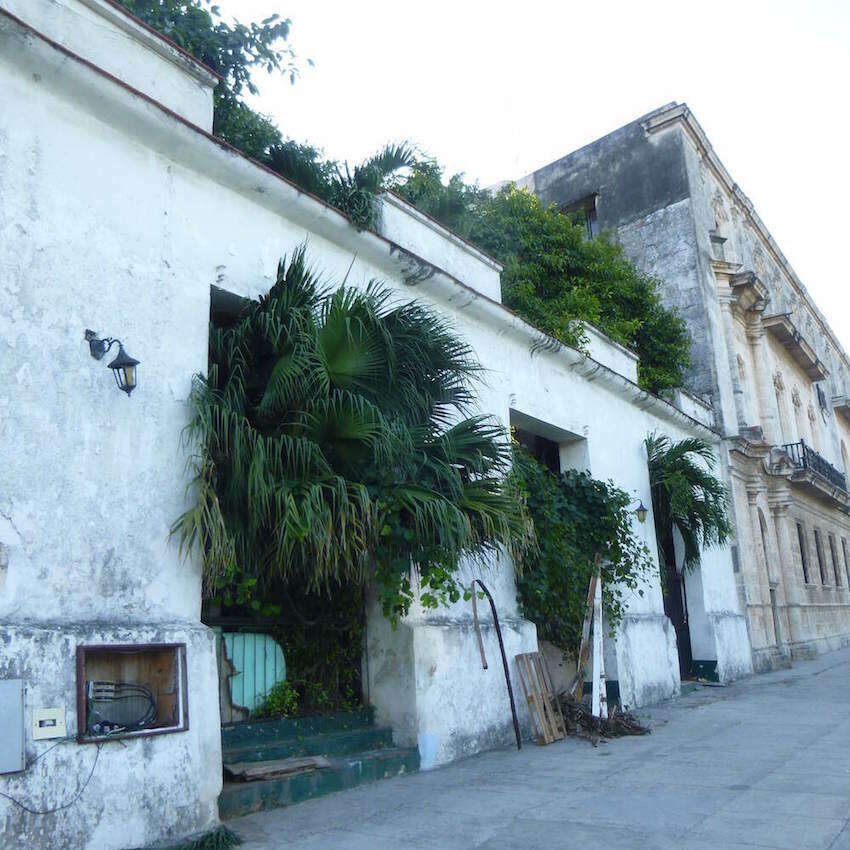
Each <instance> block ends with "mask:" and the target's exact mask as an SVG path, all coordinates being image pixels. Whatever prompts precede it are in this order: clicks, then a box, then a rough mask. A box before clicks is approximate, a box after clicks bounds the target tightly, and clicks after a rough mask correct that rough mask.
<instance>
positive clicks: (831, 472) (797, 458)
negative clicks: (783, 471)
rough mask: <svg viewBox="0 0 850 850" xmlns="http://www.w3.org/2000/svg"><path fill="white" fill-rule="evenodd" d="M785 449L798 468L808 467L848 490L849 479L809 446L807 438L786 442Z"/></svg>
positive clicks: (831, 482)
mask: <svg viewBox="0 0 850 850" xmlns="http://www.w3.org/2000/svg"><path fill="white" fill-rule="evenodd" d="M782 448H783V450H784V451H785V453H786V454H787V455H788V457H790V458H791V461H792V463H793V464H794V466H796V467H797V468H798V469H808V470H809V471H810V472H814V473H816V474H818V475H820V476H821V478H825V479H826V480H827V481H829V483H830V484H834V485H835V486H836V487H840V488H841V489H842V490H844V491H846V490H847V479H846V478H845V477H844V475H843V473H841V472H839V471H838V470H837V469H836V468H835V467H834V466H833V465H832V464H831V463H830V462H829V461H828V460H827V459H826V458H825V457H823V456H822V455H819V454H818V453H817V452H816V451H815V450H814V449H813V448H812V447H811V446H807V445H806V442H805V440H800V442H799V443H786V444H785V445H784V446H783V447H782Z"/></svg>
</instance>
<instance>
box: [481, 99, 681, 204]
mask: <svg viewBox="0 0 850 850" xmlns="http://www.w3.org/2000/svg"><path fill="white" fill-rule="evenodd" d="M674 106H678V104H677V103H676V101H675V100H671V101H670V102H669V103H665V104H664V106H660V107H659V108H658V109H653V110H651V111H650V112H647V113H646V114H645V115H641V116H640V118H632V119H631V120H630V121H627V122H626V123H625V124H621V125H620V126H619V127H616V128H615V129H613V130H609V131H608V132H607V133H605V134H604V135H602V136H597V137H596V138H595V139H591V140H590V141H589V142H585V143H584V144H583V145H581V147H578V148H574V149H573V150H571V151H570V152H569V153H566V154H564V155H563V156H559V157H558V158H557V159H553V160H552V161H551V162H547V163H545V164H544V165H541V166H539V167H538V168H535V169H534V170H533V171H529V172H528V174H523V175H522V176H521V177H517V178H516V179H515V180H502V181H500V182H499V183H494V184H493V186H489V187H487V188H489V189H493V188H495V187H498V186H500V185H501V184H505V183H515V184H516V183H521V182H522V181H523V180H528V178H529V177H534V175H535V174H537V172H538V171H543V169H545V168H550V167H551V166H553V165H557V164H558V163H559V162H563V161H564V160H565V159H571V158H572V157H574V156H575V155H576V154H579V153H581V152H582V151H583V150H586V149H587V148H590V147H592V146H593V145H595V144H596V143H597V142H598V141H600V140H601V139H607V138H608V137H609V136H614V135H616V134H617V133H619V132H621V131H622V130H625V129H626V128H627V127H631V126H633V125H634V124H637V123H639V122H642V121H646V120H648V119H650V118H652V117H653V116H655V115H657V114H658V113H659V112H663V111H664V110H666V109H670V108H671V107H674ZM597 194H598V193H597ZM584 197H585V198H586V197H588V196H587V195H585V196H584Z"/></svg>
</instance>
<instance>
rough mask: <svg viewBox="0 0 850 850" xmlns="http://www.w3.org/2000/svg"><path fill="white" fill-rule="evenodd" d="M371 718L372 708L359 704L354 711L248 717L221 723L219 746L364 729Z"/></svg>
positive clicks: (369, 724)
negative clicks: (239, 720)
mask: <svg viewBox="0 0 850 850" xmlns="http://www.w3.org/2000/svg"><path fill="white" fill-rule="evenodd" d="M373 722H374V710H373V709H372V708H371V707H369V708H361V709H359V710H357V711H337V712H334V713H332V714H318V715H316V716H314V717H291V718H275V719H272V720H249V721H247V722H241V723H229V724H225V725H224V726H222V728H221V746H222V748H223V749H225V750H230V749H236V748H239V747H251V746H258V745H260V744H266V743H270V742H272V741H285V740H290V739H293V738H306V737H308V736H310V735H322V734H325V733H334V732H347V731H350V730H352V729H365V728H368V727H370V726H372V723H373Z"/></svg>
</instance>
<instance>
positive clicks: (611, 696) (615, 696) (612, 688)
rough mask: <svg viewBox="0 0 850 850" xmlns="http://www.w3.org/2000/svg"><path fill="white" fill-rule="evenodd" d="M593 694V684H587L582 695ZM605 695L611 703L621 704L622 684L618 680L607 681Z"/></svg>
mask: <svg viewBox="0 0 850 850" xmlns="http://www.w3.org/2000/svg"><path fill="white" fill-rule="evenodd" d="M592 693H593V683H592V682H585V683H584V687H583V688H582V695H583V696H589V695H590V694H592ZM605 694H606V695H607V697H608V702H609V703H612V704H613V703H617V705H619V704H620V683H619V682H618V681H617V680H616V679H606V680H605Z"/></svg>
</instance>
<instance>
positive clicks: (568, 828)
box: [230, 649, 850, 850]
mask: <svg viewBox="0 0 850 850" xmlns="http://www.w3.org/2000/svg"><path fill="white" fill-rule="evenodd" d="M641 717H642V718H644V719H645V720H648V722H649V724H650V725H651V726H652V728H653V733H652V735H650V736H648V737H644V738H624V739H619V740H616V741H613V742H611V743H608V744H605V745H600V746H599V747H598V748H594V747H593V746H591V745H590V744H589V743H587V742H585V741H580V740H568V741H565V742H561V743H557V744H553V745H551V746H548V747H537V746H534V745H526V746H524V747H523V750H522V752H519V753H517V752H516V751H515V750H505V751H500V752H495V753H487V754H485V755H482V756H477V757H475V758H472V759H468V760H466V761H464V762H461V763H459V764H457V765H454V766H451V767H447V768H443V769H441V770H435V771H431V772H429V773H420V774H417V775H413V776H409V777H403V778H400V779H394V780H388V781H383V782H378V783H375V784H374V785H370V786H366V787H362V788H357V789H354V790H352V791H348V792H343V793H341V794H337V795H335V796H331V797H326V798H324V799H319V800H313V801H310V802H307V803H304V804H302V805H300V806H296V807H293V808H290V809H280V810H277V811H272V812H263V813H259V814H255V815H249V816H247V817H244V818H239V819H237V820H234V821H231V822H230V826H231V828H233V829H235V830H236V831H237V832H238V833H239V834H240V835H241V836H243V838H244V839H245V844H244V845H243V850H272V848H289V847H297V848H299V850H319V848H321V850H336V849H337V848H347V850H367V848H368V850H375V848H408V847H409V848H430V849H431V850H437V848H439V850H452V848H472V847H476V848H502V850H508V848H522V850H532V848H547V850H553V849H554V848H587V847H592V848H595V847H600V848H642V850H649V848H686V849H687V848H693V850H707V848H713V847H716V848H723V850H735V848H744V847H748V848H752V847H774V848H793V850H803V848H830V850H850V822H848V817H850V649H848V650H841V651H840V652H835V653H831V654H829V655H825V656H821V657H820V658H818V659H817V660H815V661H807V662H800V663H797V664H795V666H794V668H793V669H791V670H783V671H780V672H777V673H769V674H766V675H761V676H756V677H753V678H750V679H748V680H746V681H744V682H740V683H737V684H734V685H731V686H730V687H726V688H719V687H718V688H710V687H705V688H699V689H697V690H696V691H694V692H692V693H689V694H687V695H686V696H684V697H682V698H681V699H679V700H675V701H673V702H669V703H666V704H664V705H661V706H658V707H656V708H654V709H652V710H649V711H645V712H641Z"/></svg>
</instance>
